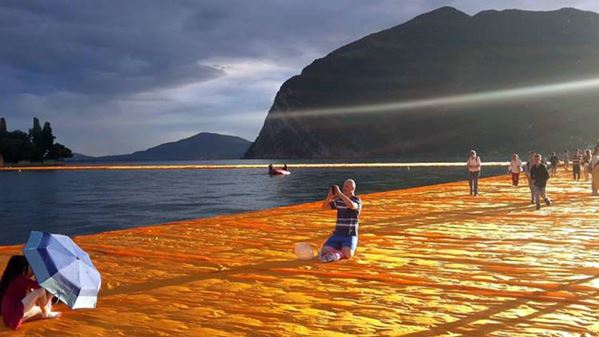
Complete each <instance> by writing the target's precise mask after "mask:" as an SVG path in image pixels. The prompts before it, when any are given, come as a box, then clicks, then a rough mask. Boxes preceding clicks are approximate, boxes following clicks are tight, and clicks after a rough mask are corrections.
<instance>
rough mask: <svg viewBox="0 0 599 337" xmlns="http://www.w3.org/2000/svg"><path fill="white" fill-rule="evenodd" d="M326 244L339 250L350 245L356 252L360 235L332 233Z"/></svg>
mask: <svg viewBox="0 0 599 337" xmlns="http://www.w3.org/2000/svg"><path fill="white" fill-rule="evenodd" d="M324 245H325V246H329V247H333V248H335V249H338V250H341V248H343V247H348V248H351V251H352V252H355V251H356V248H358V237H357V236H355V235H351V236H348V235H332V236H331V237H330V238H328V239H327V241H326V242H325V243H324Z"/></svg>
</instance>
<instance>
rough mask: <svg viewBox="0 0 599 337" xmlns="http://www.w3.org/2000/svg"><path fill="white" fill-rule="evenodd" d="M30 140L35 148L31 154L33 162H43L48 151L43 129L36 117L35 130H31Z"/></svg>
mask: <svg viewBox="0 0 599 337" xmlns="http://www.w3.org/2000/svg"><path fill="white" fill-rule="evenodd" d="M29 139H31V142H32V143H33V147H34V148H33V152H32V153H31V160H34V161H42V160H43V159H44V156H45V155H46V152H47V151H48V150H47V148H45V146H44V144H43V140H42V127H41V126H40V121H39V119H37V118H36V117H33V128H31V129H29Z"/></svg>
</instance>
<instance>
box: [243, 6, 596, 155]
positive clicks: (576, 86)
mask: <svg viewBox="0 0 599 337" xmlns="http://www.w3.org/2000/svg"><path fill="white" fill-rule="evenodd" d="M598 56H599V15H598V14H596V13H593V12H585V11H580V10H576V9H571V8H564V9H560V10H557V11H551V12H532V11H521V10H505V11H484V12H480V13H478V14H476V15H474V16H470V15H467V14H465V13H463V12H460V11H459V10H457V9H454V8H451V7H443V8H440V9H437V10H435V11H432V12H429V13H426V14H423V15H420V16H418V17H416V18H414V19H412V20H410V21H408V22H406V23H404V24H401V25H399V26H396V27H393V28H390V29H388V30H384V31H381V32H378V33H375V34H372V35H369V36H366V37H364V38H362V39H360V40H358V41H355V42H353V43H350V44H348V45H346V46H343V47H341V48H339V49H337V50H335V51H333V52H332V53H330V54H329V55H327V56H325V57H323V58H321V59H317V60H315V61H314V62H312V64H310V65H309V66H307V67H306V68H304V69H303V71H302V72H301V74H300V75H298V76H294V77H292V78H290V79H289V80H287V81H286V82H285V83H284V84H283V85H282V86H281V88H280V90H279V92H278V93H277V95H276V97H275V101H274V103H273V105H272V107H271V109H270V111H269V113H268V116H267V118H266V120H265V122H264V126H263V128H262V130H261V131H260V134H259V135H258V137H257V139H256V141H255V142H254V144H253V145H252V146H251V147H250V148H249V150H248V152H247V153H246V157H247V158H374V157H400V158H401V157H409V156H422V157H444V158H447V157H452V156H463V155H464V154H465V153H466V152H467V150H469V149H470V148H475V149H478V150H479V152H482V153H486V154H487V155H493V156H504V155H505V156H509V155H510V154H511V153H512V152H514V151H526V150H529V149H535V150H540V151H563V149H565V148H568V147H570V148H572V147H579V146H582V145H584V144H587V143H588V144H591V143H594V141H595V140H596V139H597V137H598V136H599V131H598V130H599V113H598V112H597V108H596V107H597V106H598V103H599V96H597V95H596V93H597V91H598V90H599V87H598V86H597V84H595V83H594V82H593V80H594V79H595V78H599V57H598ZM580 81H585V82H580Z"/></svg>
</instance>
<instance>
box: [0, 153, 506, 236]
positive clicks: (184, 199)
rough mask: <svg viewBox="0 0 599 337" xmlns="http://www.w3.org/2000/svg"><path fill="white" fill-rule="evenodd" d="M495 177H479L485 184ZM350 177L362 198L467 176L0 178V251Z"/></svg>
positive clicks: (244, 203) (214, 209)
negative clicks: (38, 235)
mask: <svg viewBox="0 0 599 337" xmlns="http://www.w3.org/2000/svg"><path fill="white" fill-rule="evenodd" d="M194 163H202V164H213V163H226V164H237V163H242V164H248V163H264V162H261V161H226V162H223V161H221V162H194ZM151 164H156V163H151ZM171 164H182V163H181V162H172V163H171ZM501 173H505V169H504V168H499V167H495V168H491V167H489V168H484V169H483V176H489V175H496V174H501ZM350 177H351V178H353V179H355V180H356V182H357V191H356V192H357V194H358V195H360V194H365V193H371V192H380V191H387V190H393V189H399V188H407V187H413V186H421V185H429V184H436V183H441V182H448V181H456V180H465V179H466V174H465V169H464V168H412V169H410V170H408V169H383V168H369V169H364V168H360V169H314V168H306V169H294V170H293V173H292V174H291V175H289V176H274V177H271V176H269V175H268V174H266V170H264V169H233V170H219V169H217V170H155V171H146V170H139V171H100V170H99V171H40V172H0V229H1V230H0V244H1V245H5V244H19V243H23V242H25V241H26V239H27V236H28V234H29V231H31V230H40V231H48V232H53V233H63V234H67V235H78V234H90V233H97V232H101V231H108V230H114V229H122V228H130V227H137V226H142V225H152V224H160V223H164V222H170V221H176V220H184V219H193V218H201V217H209V216H214V215H219V214H231V213H238V212H245V211H252V210H258V209H266V208H272V207H277V206H283V205H289V204H296V203H303V202H310V201H316V200H321V199H323V198H324V197H325V196H326V194H327V191H328V187H329V186H330V185H331V184H339V185H341V184H342V183H343V181H344V180H345V179H346V178H350ZM467 189H468V187H467V186H465V187H464V191H465V192H467Z"/></svg>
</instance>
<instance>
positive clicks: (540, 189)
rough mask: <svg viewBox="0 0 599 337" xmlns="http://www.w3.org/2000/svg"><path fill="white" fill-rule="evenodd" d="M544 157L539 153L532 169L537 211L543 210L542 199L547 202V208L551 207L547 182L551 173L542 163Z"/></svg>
mask: <svg viewBox="0 0 599 337" xmlns="http://www.w3.org/2000/svg"><path fill="white" fill-rule="evenodd" d="M542 159H543V158H542V156H541V155H540V154H539V153H537V154H535V156H534V164H533V166H532V168H531V169H530V177H531V178H532V182H533V189H534V198H533V199H534V202H535V204H536V205H537V209H541V198H543V200H544V201H545V204H546V205H547V206H549V205H551V199H549V197H547V192H546V188H547V180H549V172H548V171H547V167H546V166H545V164H543V162H542Z"/></svg>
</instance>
